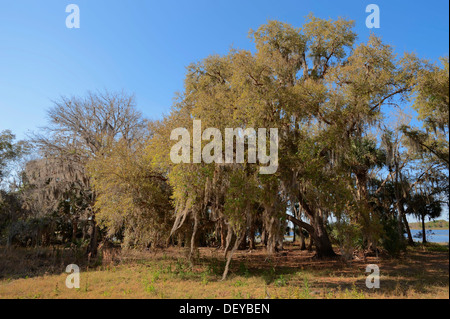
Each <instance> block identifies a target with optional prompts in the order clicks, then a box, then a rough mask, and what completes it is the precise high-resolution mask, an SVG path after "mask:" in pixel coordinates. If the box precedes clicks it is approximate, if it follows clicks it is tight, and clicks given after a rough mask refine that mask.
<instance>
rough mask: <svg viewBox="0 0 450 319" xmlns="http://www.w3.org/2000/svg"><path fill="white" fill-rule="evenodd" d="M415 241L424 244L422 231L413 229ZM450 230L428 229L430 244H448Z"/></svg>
mask: <svg viewBox="0 0 450 319" xmlns="http://www.w3.org/2000/svg"><path fill="white" fill-rule="evenodd" d="M411 234H412V236H413V238H414V241H417V242H422V231H421V230H415V229H411ZM448 235H449V231H448V229H428V230H427V241H428V242H430V243H448V242H449V241H448Z"/></svg>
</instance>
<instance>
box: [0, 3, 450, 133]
mask: <svg viewBox="0 0 450 319" xmlns="http://www.w3.org/2000/svg"><path fill="white" fill-rule="evenodd" d="M70 3H74V4H77V5H78V6H79V8H80V11H81V28H80V29H67V28H66V26H65V20H66V17H67V15H68V14H67V13H66V12H65V8H66V6H67V5H68V4H70ZM370 3H375V4H378V5H379V7H380V9H381V29H377V30H375V31H374V32H375V33H376V34H378V35H380V36H382V37H383V39H384V40H385V41H386V42H387V43H389V44H392V45H394V46H395V47H396V50H397V52H398V53H402V52H404V51H415V52H416V53H417V54H418V55H419V56H420V57H423V58H428V59H431V60H436V59H438V58H439V57H440V56H443V55H448V47H449V42H448V41H449V40H448V36H449V15H448V10H449V8H448V6H449V4H448V1H446V0H428V1H425V2H422V1H420V2H419V1H392V0H391V1H380V0H371V1H362V0H353V1H332V0H329V1H325V0H322V1H320V0H319V1H318V0H315V1H305V0H292V1H288V0H279V1H265V0H258V1H256V0H248V1H244V0H241V1H234V0H233V1H222V0H219V1H217V0H215V1H211V0H209V1H206V0H202V1H181V0H178V1H173V0H172V1H166V0H165V1H150V0H132V1H125V0H121V1H118V0H95V1H93V0H89V1H88V0H70V1H64V0H41V1H36V0H15V1H10V0H9V1H6V0H0V131H1V130H4V129H11V130H12V131H13V132H14V133H15V134H16V135H17V136H18V138H24V137H25V134H26V132H27V131H33V130H36V129H37V128H38V127H39V126H42V125H44V124H45V122H46V118H45V114H46V113H45V111H46V109H48V108H49V107H50V106H51V104H52V103H51V100H52V99H57V98H58V97H59V96H61V95H79V94H84V93H85V92H86V91H87V90H94V91H95V90H98V89H100V90H101V89H109V90H120V89H125V90H127V91H129V92H134V93H135V94H136V97H137V102H138V105H139V108H140V109H141V110H142V111H143V112H144V114H145V115H146V116H147V117H149V118H154V119H156V118H160V117H161V116H162V115H163V114H167V113H168V111H169V109H170V106H171V104H172V100H173V97H174V93H175V92H176V91H181V90H182V88H183V78H184V74H185V70H186V69H185V68H186V66H187V65H188V64H189V63H191V62H194V61H198V60H200V59H202V58H204V57H206V56H207V55H209V54H213V53H219V54H220V53H226V52H227V51H228V49H229V48H230V47H231V46H234V47H237V48H244V49H252V48H253V45H252V43H251V42H250V41H249V39H248V37H247V34H248V31H249V29H250V28H257V27H258V26H259V25H261V24H263V23H265V22H266V21H267V19H278V20H282V21H285V22H288V23H291V24H293V25H295V26H301V25H302V24H303V22H304V18H305V16H306V15H307V14H308V13H310V12H312V13H314V14H315V15H316V16H318V17H321V18H329V17H331V18H337V17H339V16H344V17H348V18H351V19H353V20H355V21H356V31H357V33H358V34H359V41H364V40H366V39H367V36H368V35H369V34H370V32H371V31H370V30H369V29H367V28H366V26H365V19H366V17H367V15H368V14H367V13H366V12H365V8H366V6H367V5H368V4H370ZM415 3H417V4H415Z"/></svg>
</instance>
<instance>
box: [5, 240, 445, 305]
mask: <svg viewBox="0 0 450 319" xmlns="http://www.w3.org/2000/svg"><path fill="white" fill-rule="evenodd" d="M199 256H200V258H199V263H198V264H197V265H196V266H194V267H190V266H189V265H188V264H187V263H186V261H185V258H184V252H183V251H182V250H178V249H175V248H173V249H169V250H167V251H165V252H163V251H160V252H151V253H150V252H145V253H144V252H126V253H124V252H122V253H117V254H116V255H113V254H109V255H108V254H106V253H105V255H104V256H103V261H102V264H101V265H100V263H99V262H98V261H91V262H90V264H91V266H90V267H87V263H86V261H84V260H83V259H82V257H81V256H79V255H77V253H74V252H73V251H66V250H65V251H60V250H56V251H55V250H53V251H51V250H38V251H29V250H20V249H19V250H14V251H9V252H5V250H4V249H1V253H0V298H46V299H47V298H83V299H84V298H171V299H180V298H183V299H184V298H187V299H190V298H194V299H208V298H214V299H224V298H227V299H228V298H231V299H233V298H236V299H242V298H244V299H246V298H256V299H264V298H283V299H288V298H300V299H309V298H345V299H354V298H445V299H448V298H449V252H448V246H439V245H428V246H417V247H415V248H413V249H409V250H408V252H407V253H405V254H404V255H402V256H401V258H400V259H388V258H383V259H382V258H376V257H371V258H367V259H366V260H363V259H361V260H354V261H352V262H351V263H345V262H343V261H341V260H339V259H333V260H317V259H315V258H313V253H311V252H306V251H300V250H299V249H298V247H296V246H288V247H287V250H286V251H284V252H282V253H280V254H278V255H276V256H274V257H272V258H267V256H266V255H265V253H264V252H263V251H262V250H256V251H252V252H248V251H242V252H239V253H238V254H237V256H236V258H234V262H233V264H232V271H231V273H230V276H229V279H228V280H227V281H223V282H222V281H220V279H221V272H222V270H223V267H224V261H223V256H222V252H220V251H217V250H215V249H200V251H199ZM70 263H78V265H80V267H81V268H82V272H81V287H80V289H68V288H66V286H65V280H66V276H67V274H65V273H63V271H64V270H65V266H66V265H68V264H70ZM95 264H97V266H95ZM369 264H377V265H378V266H379V267H380V271H381V288H380V289H376V290H369V289H368V288H366V285H365V281H366V276H367V274H366V273H365V269H366V266H367V265H369ZM94 266H95V267H94Z"/></svg>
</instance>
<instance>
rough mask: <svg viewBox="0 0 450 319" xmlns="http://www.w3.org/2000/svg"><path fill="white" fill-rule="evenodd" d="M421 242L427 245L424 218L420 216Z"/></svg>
mask: <svg viewBox="0 0 450 319" xmlns="http://www.w3.org/2000/svg"><path fill="white" fill-rule="evenodd" d="M422 242H423V243H424V244H426V243H427V231H426V229H425V216H424V215H422Z"/></svg>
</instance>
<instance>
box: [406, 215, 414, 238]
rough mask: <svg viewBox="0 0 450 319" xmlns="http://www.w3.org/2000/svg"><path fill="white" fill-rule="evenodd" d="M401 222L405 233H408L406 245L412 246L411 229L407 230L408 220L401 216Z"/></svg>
mask: <svg viewBox="0 0 450 319" xmlns="http://www.w3.org/2000/svg"><path fill="white" fill-rule="evenodd" d="M403 222H404V224H405V227H406V232H407V233H408V245H410V246H414V240H413V237H412V234H411V228H409V223H408V220H407V219H406V215H403Z"/></svg>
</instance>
